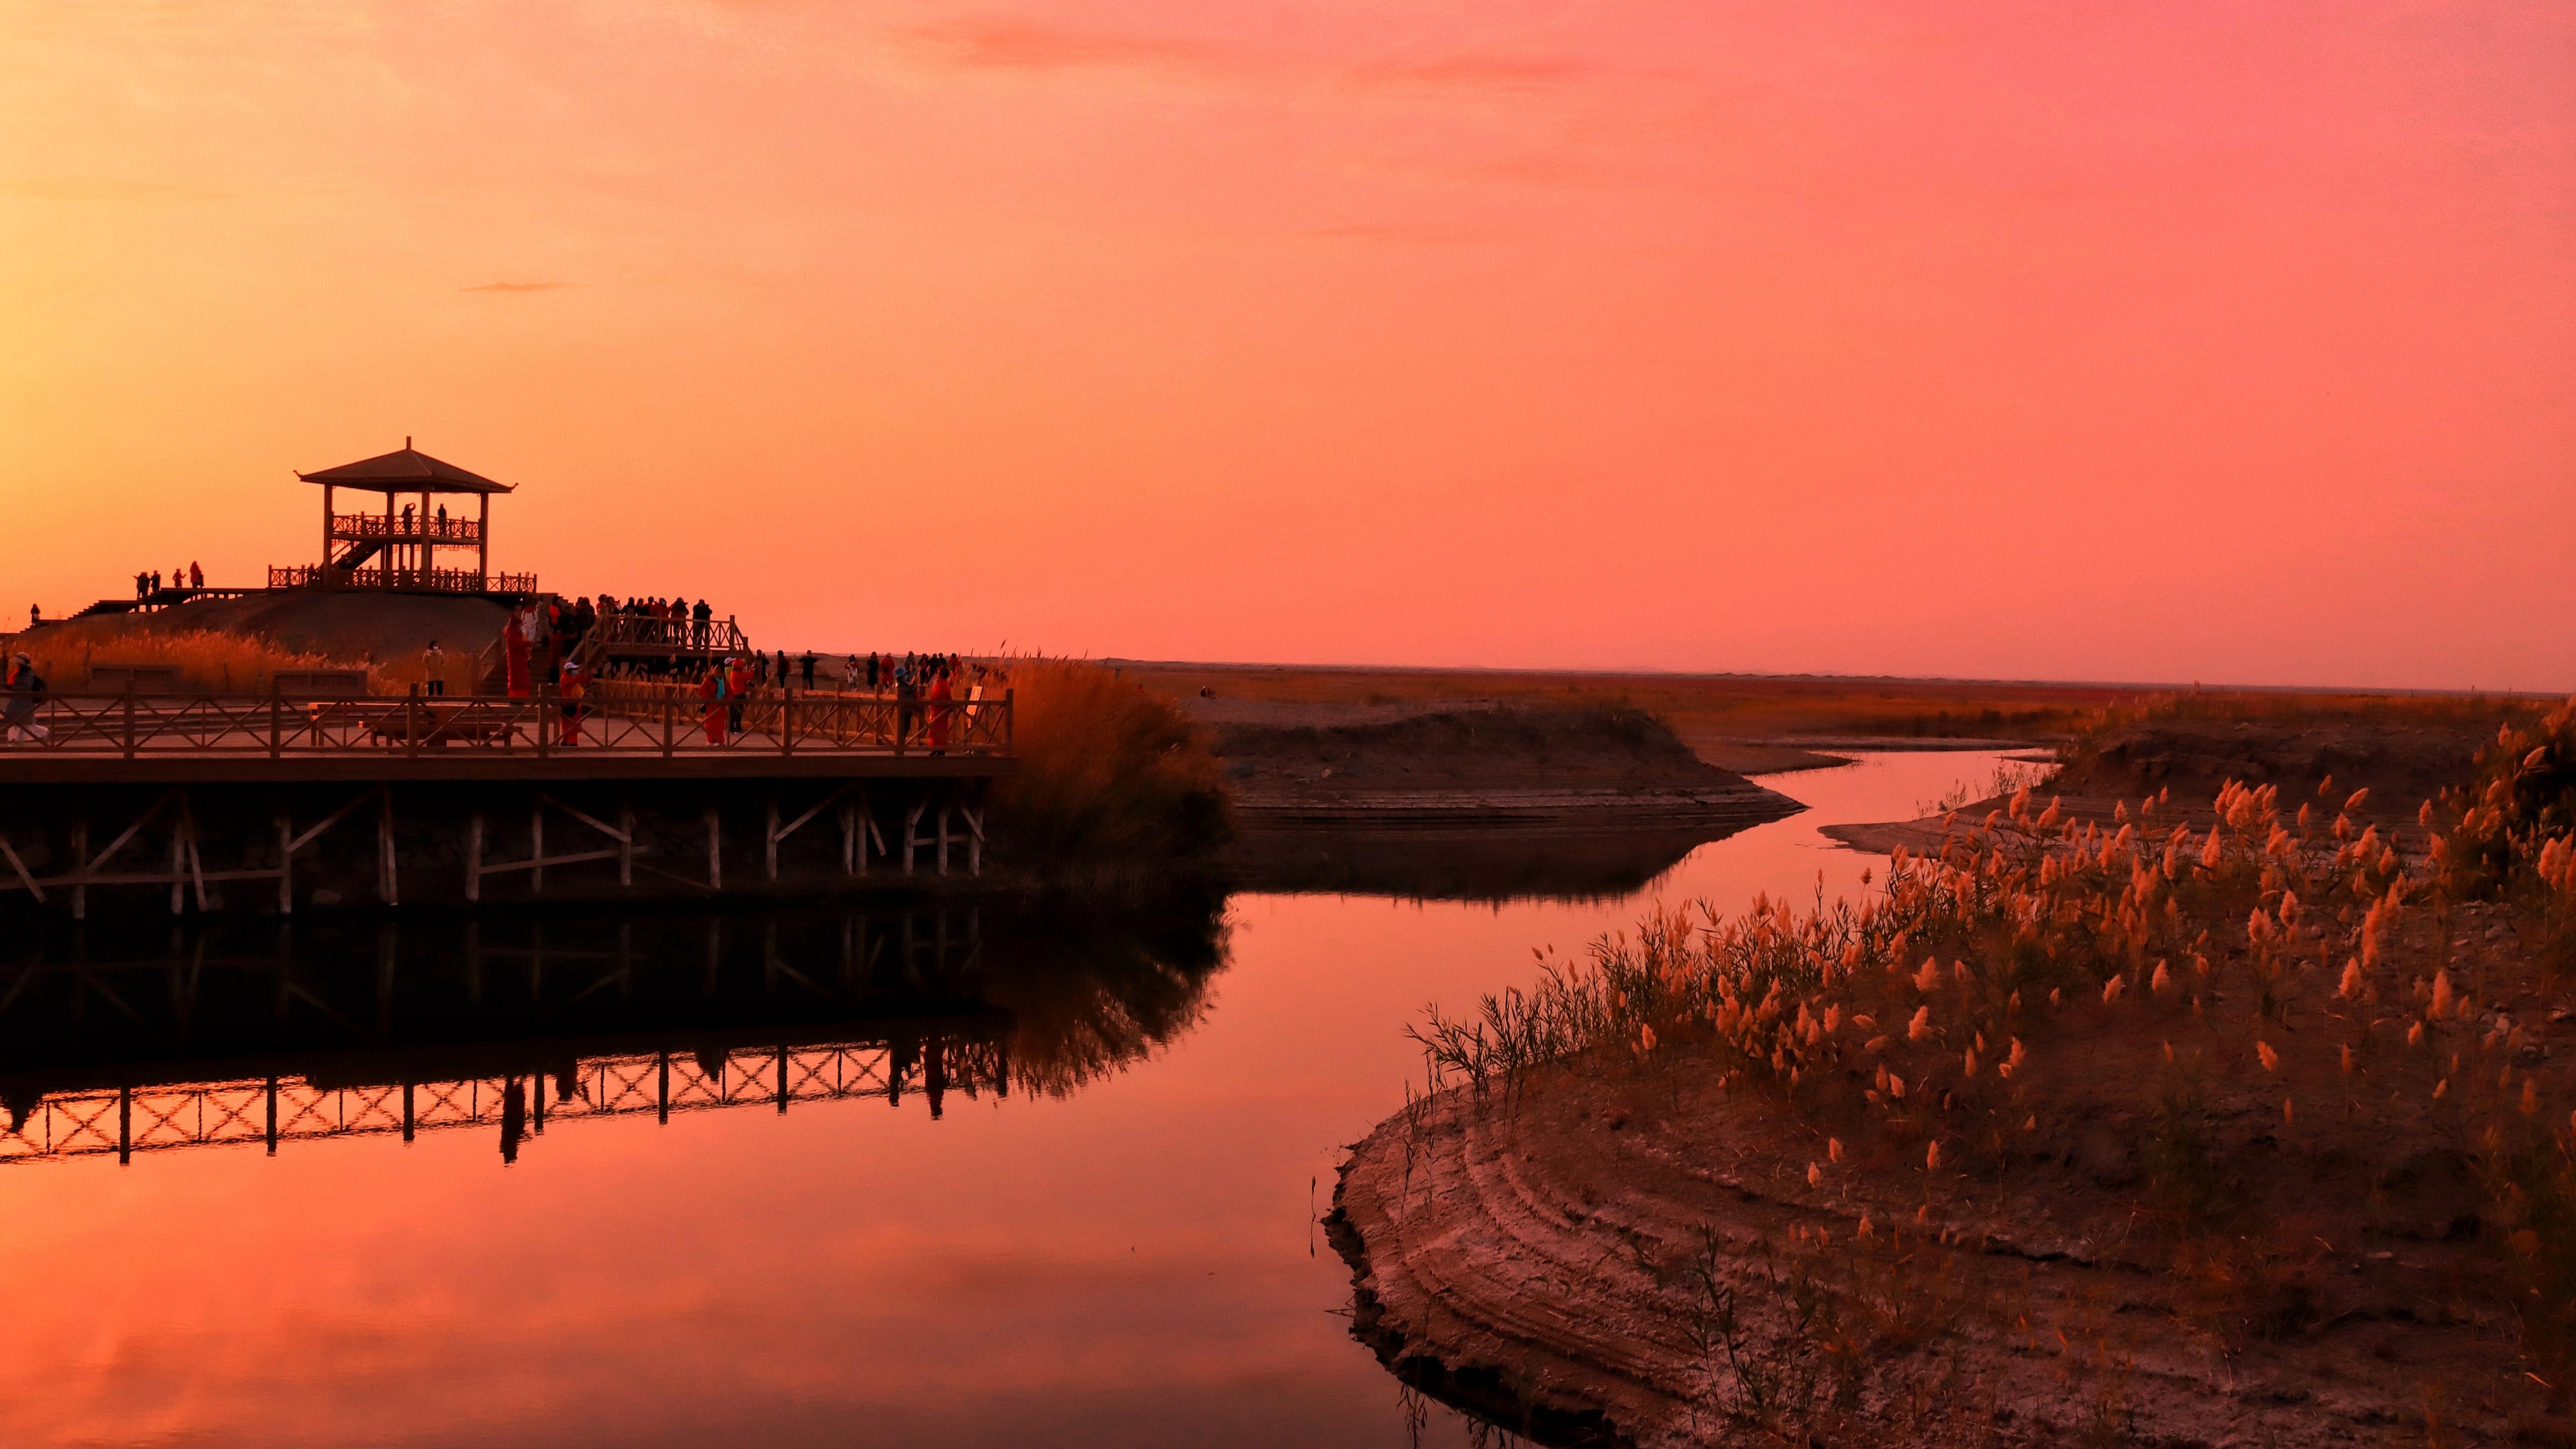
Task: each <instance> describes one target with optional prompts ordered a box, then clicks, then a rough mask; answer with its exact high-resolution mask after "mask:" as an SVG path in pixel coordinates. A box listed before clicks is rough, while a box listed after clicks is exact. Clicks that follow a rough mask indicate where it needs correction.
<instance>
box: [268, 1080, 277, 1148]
mask: <svg viewBox="0 0 2576 1449" xmlns="http://www.w3.org/2000/svg"><path fill="white" fill-rule="evenodd" d="M267 1136H268V1155H269V1156H271V1157H275V1156H276V1155H277V1078H275V1077H271V1078H269V1079H268V1133H267Z"/></svg>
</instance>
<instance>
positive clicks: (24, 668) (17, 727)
mask: <svg viewBox="0 0 2576 1449" xmlns="http://www.w3.org/2000/svg"><path fill="white" fill-rule="evenodd" d="M8 684H9V701H8V703H7V704H5V705H0V721H5V722H6V723H7V725H8V731H7V734H8V738H9V739H10V740H11V741H12V742H15V741H18V740H43V739H44V738H45V737H46V736H47V735H48V734H51V733H52V731H50V730H48V729H46V728H45V727H44V726H43V725H40V724H38V723H36V706H37V705H38V704H40V703H42V702H43V700H44V697H45V680H44V676H42V675H40V674H38V673H37V672H36V661H35V660H33V659H31V658H29V657H28V656H27V655H25V654H23V653H21V654H19V655H18V656H17V657H15V658H13V659H11V660H10V661H9V681H8Z"/></svg>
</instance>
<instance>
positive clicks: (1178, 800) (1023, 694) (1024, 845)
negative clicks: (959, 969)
mask: <svg viewBox="0 0 2576 1449" xmlns="http://www.w3.org/2000/svg"><path fill="white" fill-rule="evenodd" d="M1010 679H1011V687H1012V689H1013V690H1014V691H1015V705H1014V709H1015V712H1016V718H1015V720H1014V723H1013V731H1014V740H1013V743H1014V747H1015V750H1016V752H1017V754H1018V756H1019V764H1018V767H1017V769H1016V770H1015V771H1014V772H1013V773H1012V774H1010V775H1008V776H1005V777H1004V778H1003V779H1002V781H1001V782H1000V783H999V784H998V785H997V786H996V787H995V788H994V791H993V818H994V821H995V824H996V828H997V829H998V830H1003V831H1007V832H1008V834H1009V838H1010V841H1011V850H1012V852H1013V863H1014V864H1021V865H1027V866H1030V867H1033V868H1035V869H1037V870H1039V871H1041V872H1044V873H1047V874H1050V875H1053V876H1058V877H1064V876H1068V875H1076V874H1088V875H1103V874H1104V873H1105V874H1106V875H1108V876H1116V875H1120V874H1123V873H1126V872H1131V871H1133V870H1135V869H1137V868H1139V867H1143V868H1149V869H1151V868H1159V867H1165V866H1168V865H1171V864H1174V863H1180V862H1188V861H1192V860H1196V859H1199V858H1201V857H1203V856H1205V854H1206V853H1207V852H1208V851H1210V850H1212V849H1214V848H1215V847H1216V846H1217V845H1219V844H1220V843H1222V842H1223V841H1224V839H1225V836H1226V833H1227V829H1228V816H1227V805H1226V796H1225V791H1224V788H1223V786H1222V785H1221V784H1220V782H1219V778H1218V774H1217V764H1216V758H1215V756H1213V755H1212V754H1210V753H1209V752H1208V749H1207V745H1206V742H1205V741H1204V740H1203V739H1202V738H1201V737H1200V734H1199V731H1198V730H1197V728H1196V727H1195V726H1194V725H1192V724H1191V722H1190V721H1189V720H1188V719H1187V718H1186V717H1185V716H1183V715H1182V713H1181V712H1180V710H1179V709H1178V708H1176V707H1175V706H1173V705H1172V703H1171V702H1170V701H1168V700H1165V699H1163V698H1161V697H1159V696H1156V695H1151V694H1147V693H1146V692H1145V691H1144V690H1142V689H1140V688H1138V687H1137V686H1135V685H1134V684H1132V683H1129V682H1127V681H1125V680H1122V679H1121V678H1120V677H1119V676H1118V675H1117V674H1116V673H1115V672H1113V671H1111V670H1110V669H1107V668H1105V667H1103V666H1100V665H1097V664H1089V663H1083V662H1080V661H1075V660H1065V659H1020V660H1016V661H1013V662H1012V663H1011V665H1010Z"/></svg>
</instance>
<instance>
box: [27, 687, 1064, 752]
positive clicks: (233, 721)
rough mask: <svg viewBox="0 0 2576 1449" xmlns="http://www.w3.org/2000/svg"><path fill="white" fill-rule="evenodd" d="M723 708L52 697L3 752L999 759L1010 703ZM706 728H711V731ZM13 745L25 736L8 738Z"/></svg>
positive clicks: (668, 697) (648, 698) (625, 697)
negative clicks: (920, 753) (736, 715)
mask: <svg viewBox="0 0 2576 1449" xmlns="http://www.w3.org/2000/svg"><path fill="white" fill-rule="evenodd" d="M735 703H739V704H740V705H741V718H740V721H739V725H738V726H737V725H736V724H735V723H734V722H733V721H732V719H731V718H730V715H729V708H730V705H729V703H727V702H717V703H715V704H712V705H710V704H709V703H708V702H707V701H704V700H701V699H699V698H698V697H697V694H696V691H694V690H690V689H684V688H681V687H678V686H673V685H659V684H648V683H643V682H640V681H634V680H603V681H601V682H600V683H599V684H598V685H596V686H594V687H593V688H592V690H591V692H590V693H589V694H587V695H585V696H582V697H578V698H563V697H559V696H555V695H552V694H547V695H540V696H537V697H534V698H523V699H513V698H506V697H499V698H496V697H492V696H488V695H486V696H471V697H467V696H456V697H448V696H435V697H418V696H415V697H411V698H394V697H389V696H373V697H367V698H358V699H350V698H334V699H312V698H297V697H293V696H289V695H286V694H284V693H273V694H268V695H213V694H199V695H179V694H166V695H137V694H131V693H129V694H58V695H51V696H48V697H47V699H46V703H45V705H44V706H43V708H41V709H40V710H39V711H38V712H37V714H36V716H35V718H34V722H35V723H37V724H40V725H42V726H43V727H44V730H45V733H44V735H43V736H42V737H41V738H17V739H12V740H10V741H9V742H7V743H0V760H6V759H8V758H10V757H12V756H17V757H26V756H38V757H43V756H78V757H90V758H96V757H99V756H121V757H123V758H126V759H134V758H138V757H144V756H167V755H268V756H270V757H272V758H287V757H304V756H311V755H319V754H329V755H359V756H376V757H382V756H385V755H389V754H399V755H407V756H420V755H424V754H431V755H438V754H457V753H464V752H475V753H480V754H495V753H498V754H522V755H534V756H538V757H544V756H548V755H554V754H579V755H585V756H586V755H625V756H635V755H660V756H665V757H670V756H700V755H707V754H739V755H762V754H775V755H798V754H831V753H852V754H864V753H878V752H885V751H892V752H894V753H898V754H900V753H905V752H907V751H913V750H931V751H945V752H948V753H953V754H963V755H998V754H1008V753H1009V752H1010V749H1011V710H1012V699H1011V694H1010V692H1009V691H1008V690H1005V691H1003V694H1002V697H1001V698H999V699H983V700H946V701H931V700H925V701H921V702H920V703H918V704H912V703H906V702H900V701H896V700H890V699H881V698H876V697H873V696H863V695H841V694H812V695H797V696H793V697H788V696H780V695H773V694H768V693H765V692H764V693H760V694H754V695H751V696H748V697H745V698H743V699H741V700H739V701H736V702H735ZM711 718H712V719H713V720H714V721H715V723H716V728H714V729H712V730H710V729H709V728H708V721H709V720H710V719H711ZM11 733H12V734H13V735H17V734H24V733H28V732H22V731H15V730H13V731H11Z"/></svg>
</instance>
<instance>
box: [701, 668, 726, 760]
mask: <svg viewBox="0 0 2576 1449" xmlns="http://www.w3.org/2000/svg"><path fill="white" fill-rule="evenodd" d="M732 667H733V661H732V660H730V659H728V660H725V661H724V662H723V663H721V664H718V665H716V666H715V667H714V668H712V669H710V670H708V671H707V677H706V678H704V679H701V680H699V681H698V698H699V699H701V700H703V701H705V709H704V710H703V712H702V713H701V715H700V717H699V723H701V724H703V725H705V726H706V730H707V743H708V744H711V745H720V744H723V743H724V742H725V725H726V724H727V723H728V722H729V721H730V720H731V717H732V715H731V706H732V701H731V700H729V699H728V698H726V696H727V695H729V694H730V693H732V688H731V685H732V680H731V679H730V678H729V677H728V675H727V671H728V670H730V669H731V668H732Z"/></svg>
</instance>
